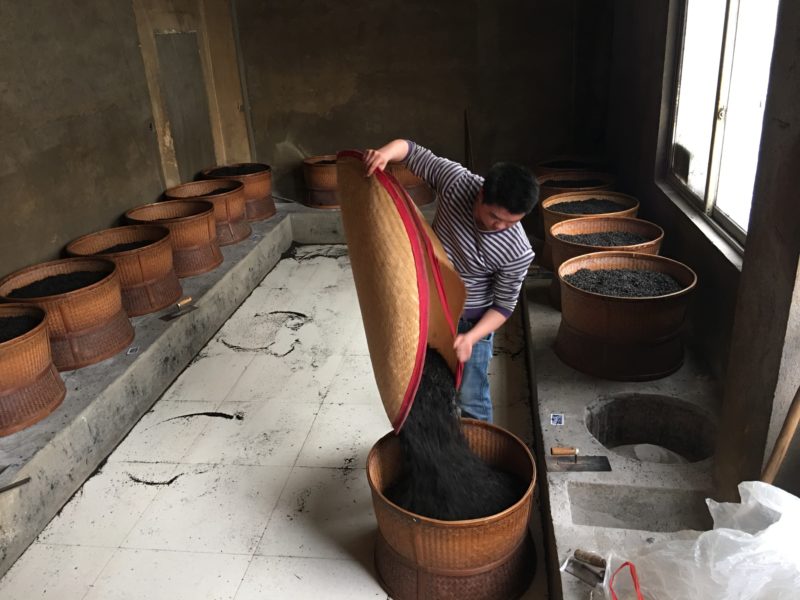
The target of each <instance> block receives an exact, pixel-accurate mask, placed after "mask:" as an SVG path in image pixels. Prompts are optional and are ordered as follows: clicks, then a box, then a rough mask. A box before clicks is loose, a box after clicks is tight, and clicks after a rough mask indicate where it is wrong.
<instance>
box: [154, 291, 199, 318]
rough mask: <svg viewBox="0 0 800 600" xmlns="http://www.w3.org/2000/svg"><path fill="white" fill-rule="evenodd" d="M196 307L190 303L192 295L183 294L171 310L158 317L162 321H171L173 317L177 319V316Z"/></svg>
mask: <svg viewBox="0 0 800 600" xmlns="http://www.w3.org/2000/svg"><path fill="white" fill-rule="evenodd" d="M196 308H197V307H196V306H195V305H194V304H192V297H191V296H185V297H183V298H181V299H180V300H178V301H177V302H176V303H175V304H174V305H173V306H172V310H171V311H170V312H168V313H167V314H165V315H164V316H163V317H159V318H160V319H161V320H162V321H172V320H173V319H177V318H178V317H182V316H183V315H185V314H188V313H190V312H192V311H193V310H195V309H196Z"/></svg>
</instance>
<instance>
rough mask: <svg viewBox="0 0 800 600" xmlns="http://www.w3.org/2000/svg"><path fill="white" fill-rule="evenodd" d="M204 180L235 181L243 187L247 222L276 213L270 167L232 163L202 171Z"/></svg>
mask: <svg viewBox="0 0 800 600" xmlns="http://www.w3.org/2000/svg"><path fill="white" fill-rule="evenodd" d="M200 174H201V176H202V177H203V178H204V179H235V180H236V181H239V182H241V183H242V185H244V200H245V205H246V206H245V208H246V212H247V220H248V221H263V220H264V219H269V218H270V217H272V216H274V215H275V213H276V209H275V202H274V201H273V199H272V167H270V166H269V165H265V164H263V163H234V164H230V165H222V166H216V167H211V168H209V169H203V170H202V171H201V172H200Z"/></svg>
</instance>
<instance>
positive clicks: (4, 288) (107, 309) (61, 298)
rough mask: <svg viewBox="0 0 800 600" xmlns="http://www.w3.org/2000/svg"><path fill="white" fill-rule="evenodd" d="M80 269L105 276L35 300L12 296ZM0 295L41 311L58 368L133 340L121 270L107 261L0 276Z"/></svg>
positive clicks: (66, 262)
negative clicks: (30, 285) (70, 289)
mask: <svg viewBox="0 0 800 600" xmlns="http://www.w3.org/2000/svg"><path fill="white" fill-rule="evenodd" d="M79 271H97V272H100V273H102V274H103V277H102V279H100V280H99V281H97V282H95V283H92V284H90V285H87V286H85V287H81V288H79V289H76V290H73V291H70V292H64V293H60V294H53V295H50V296H39V297H34V298H14V297H11V296H10V294H11V293H12V292H13V291H14V290H16V289H19V288H23V287H25V286H27V285H29V284H32V283H34V282H37V281H40V280H43V279H46V278H48V277H51V276H54V275H68V274H70V273H76V272H79ZM0 297H1V298H3V299H4V300H7V301H11V302H20V303H23V304H33V305H36V306H39V307H40V308H42V309H44V311H45V312H46V313H47V332H48V336H49V337H50V346H51V349H52V353H53V362H54V363H55V365H56V368H57V369H58V370H59V371H69V370H71V369H78V368H80V367H85V366H87V365H91V364H94V363H97V362H100V361H102V360H105V359H106V358H109V357H111V356H114V355H115V354H117V353H118V352H120V351H121V350H122V349H124V348H125V347H126V346H127V345H128V344H130V343H131V341H132V340H133V336H134V331H133V327H132V326H131V323H130V321H129V320H128V315H127V314H126V313H125V309H124V308H123V307H122V288H121V286H120V278H119V272H118V270H117V267H116V265H115V264H114V263H113V262H112V261H110V260H106V259H103V258H66V259H62V260H54V261H51V262H46V263H41V264H38V265H33V266H31V267H27V268H25V269H22V270H20V271H16V272H15V273H12V274H10V275H8V276H6V277H5V278H3V279H2V280H0Z"/></svg>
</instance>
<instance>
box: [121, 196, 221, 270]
mask: <svg viewBox="0 0 800 600" xmlns="http://www.w3.org/2000/svg"><path fill="white" fill-rule="evenodd" d="M125 219H126V220H127V221H128V222H129V223H136V224H151V225H152V224H158V225H159V226H162V227H166V228H167V229H169V235H170V242H171V243H172V262H173V265H174V267H175V273H176V274H177V275H178V277H179V278H183V277H190V276H192V275H200V274H201V273H207V272H208V271H213V270H214V269H216V268H217V267H218V266H219V265H221V264H222V260H223V258H222V252H220V249H219V244H218V242H217V227H216V224H215V221H214V205H213V204H212V203H211V202H208V201H206V200H170V201H166V202H154V203H152V204H144V205H142V206H137V207H136V208H132V209H131V210H129V211H128V212H126V213H125Z"/></svg>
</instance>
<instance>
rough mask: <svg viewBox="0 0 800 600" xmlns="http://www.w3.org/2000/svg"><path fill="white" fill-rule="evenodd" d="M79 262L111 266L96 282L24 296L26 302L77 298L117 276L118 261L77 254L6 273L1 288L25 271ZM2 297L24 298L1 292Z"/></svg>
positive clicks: (13, 299) (12, 299) (0, 281)
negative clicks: (67, 297) (75, 288)
mask: <svg viewBox="0 0 800 600" xmlns="http://www.w3.org/2000/svg"><path fill="white" fill-rule="evenodd" d="M78 262H97V263H103V264H105V265H107V266H109V267H111V268H110V269H109V272H108V273H106V276H105V277H103V278H102V279H100V280H99V281H95V282H94V283H91V284H89V285H87V286H84V287H82V288H78V289H77V290H72V291H69V292H62V293H60V294H51V295H49V296H31V297H29V298H24V300H25V301H26V302H30V303H32V304H34V303H36V302H54V301H58V300H62V299H63V298H64V297H66V296H70V297H72V298H75V297H77V296H78V295H82V294H84V293H86V292H91V291H93V290H95V289H97V288H99V287H100V286H101V285H105V284H106V283H108V281H110V280H111V279H112V278H113V277H116V276H117V263H115V262H114V261H113V260H110V259H107V258H100V257H92V256H76V257H73V258H60V259H58V260H50V261H47V262H43V263H37V264H35V265H31V266H29V267H25V268H23V269H19V270H18V271H14V272H13V273H9V274H8V275H6V276H5V277H3V278H2V279H0V288H2V287H3V286H4V285H5V284H7V283H8V282H9V281H11V280H12V279H14V278H15V277H18V276H19V275H22V274H23V273H28V272H31V271H36V270H39V269H42V268H45V267H50V266H52V265H56V264H65V263H78ZM97 270H98V271H100V269H97ZM73 272H74V271H73ZM36 281H39V280H38V279H37V280H36ZM0 298H6V299H8V300H10V301H11V302H19V300H22V298H11V297H10V296H6V295H5V294H2V293H0Z"/></svg>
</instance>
